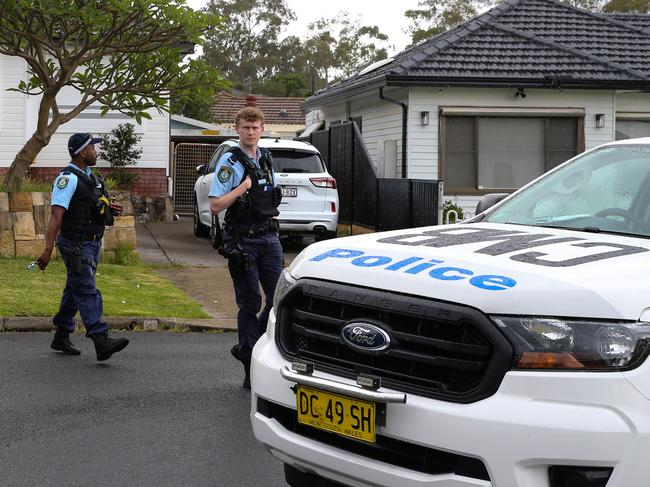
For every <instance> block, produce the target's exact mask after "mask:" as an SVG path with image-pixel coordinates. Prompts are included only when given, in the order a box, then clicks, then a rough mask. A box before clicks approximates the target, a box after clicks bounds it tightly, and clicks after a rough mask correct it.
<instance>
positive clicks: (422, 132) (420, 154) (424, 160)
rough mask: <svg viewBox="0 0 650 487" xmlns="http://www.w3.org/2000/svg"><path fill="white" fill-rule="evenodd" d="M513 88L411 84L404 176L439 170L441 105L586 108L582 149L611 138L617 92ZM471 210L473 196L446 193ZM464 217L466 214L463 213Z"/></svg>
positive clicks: (432, 173) (429, 174) (433, 176)
mask: <svg viewBox="0 0 650 487" xmlns="http://www.w3.org/2000/svg"><path fill="white" fill-rule="evenodd" d="M514 91H515V90H514V89H496V88H413V89H411V91H410V96H409V126H408V132H409V137H408V177H409V178H422V179H437V178H438V174H439V172H438V171H439V164H438V155H439V153H438V150H439V127H440V125H439V110H440V108H444V107H473V108H488V107H489V108H494V107H502V108H579V109H584V111H585V124H584V125H585V128H584V130H585V148H586V149H591V148H593V147H596V146H598V145H600V144H604V143H606V142H611V141H612V140H614V131H615V126H614V121H615V117H614V112H615V105H616V100H615V94H614V92H613V91H610V90H607V91H605V90H598V91H596V90H564V91H558V90H541V89H540V90H534V89H526V95H527V96H526V98H523V99H522V98H515V97H514V96H513V94H514ZM422 111H428V112H429V115H430V117H429V118H430V121H429V125H422V124H421V122H420V112H422ZM597 113H603V114H605V127H602V128H597V127H596V122H595V116H596V114H597ZM445 200H450V201H452V202H454V203H456V204H457V205H458V206H460V207H461V208H462V209H463V211H464V212H465V213H467V214H469V215H473V214H474V211H475V209H476V203H478V200H479V197H477V196H464V195H455V194H445ZM465 216H468V215H465Z"/></svg>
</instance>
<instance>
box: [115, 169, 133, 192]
mask: <svg viewBox="0 0 650 487" xmlns="http://www.w3.org/2000/svg"><path fill="white" fill-rule="evenodd" d="M110 178H111V179H112V180H113V181H114V182H115V185H116V186H117V187H118V188H122V189H128V190H129V191H130V190H132V189H133V186H134V185H135V183H136V182H137V181H138V174H137V173H135V172H133V171H127V170H124V169H118V170H116V171H113V172H112V173H111V176H110Z"/></svg>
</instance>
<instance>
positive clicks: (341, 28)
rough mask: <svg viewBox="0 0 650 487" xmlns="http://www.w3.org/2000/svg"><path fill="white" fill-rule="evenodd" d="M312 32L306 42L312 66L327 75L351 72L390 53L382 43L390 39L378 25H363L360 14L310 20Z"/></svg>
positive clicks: (323, 76)
mask: <svg viewBox="0 0 650 487" xmlns="http://www.w3.org/2000/svg"><path fill="white" fill-rule="evenodd" d="M309 30H310V31H311V32H312V34H311V35H310V36H309V37H308V38H307V40H306V41H305V43H304V46H305V51H306V52H309V56H310V63H311V67H312V68H313V69H314V70H315V71H316V73H317V74H318V75H319V76H320V77H321V78H323V79H325V80H329V79H330V76H331V75H332V74H334V75H335V76H343V77H347V76H351V75H352V74H354V73H356V72H358V71H359V69H360V68H363V67H365V66H367V65H368V64H371V63H373V62H375V61H379V60H380V59H385V58H386V57H387V56H388V54H387V50H386V47H383V46H381V45H380V44H381V43H383V42H386V41H388V36H387V35H386V34H383V33H382V32H381V31H380V30H379V28H378V27H377V26H376V25H373V26H369V25H361V23H360V21H359V19H358V18H356V19H352V18H350V14H349V13H347V12H340V13H339V14H338V15H337V16H336V17H334V18H331V19H326V18H322V19H319V20H317V21H316V22H313V23H311V24H309Z"/></svg>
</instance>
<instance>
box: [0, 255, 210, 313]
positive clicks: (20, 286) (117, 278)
mask: <svg viewBox="0 0 650 487" xmlns="http://www.w3.org/2000/svg"><path fill="white" fill-rule="evenodd" d="M29 262H31V259H23V258H15V259H7V258H0V283H1V284H0V316H4V317H11V316H53V315H54V314H55V313H56V312H57V310H58V308H59V301H60V299H61V294H62V292H63V288H64V286H65V272H66V271H65V266H64V265H63V261H61V260H60V259H53V260H52V261H51V262H50V264H49V266H48V267H47V269H46V270H45V272H44V273H43V272H41V271H39V270H38V269H34V270H31V271H28V270H27V264H28V263H29ZM97 287H98V288H99V290H100V291H101V293H102V296H103V298H104V316H109V317H110V316H133V317H136V316H141V317H154V318H209V316H208V315H207V314H206V313H205V312H204V311H203V310H202V309H201V306H200V305H199V304H198V303H196V302H195V301H193V300H192V299H190V297H189V296H187V294H185V292H184V291H182V290H180V289H178V288H177V287H176V286H175V285H174V284H173V283H172V282H171V281H169V280H168V279H165V278H164V277H162V276H160V275H158V274H156V272H155V269H154V268H153V267H151V266H147V265H143V264H138V263H136V264H133V265H130V266H122V265H115V264H100V266H99V270H98V272H97Z"/></svg>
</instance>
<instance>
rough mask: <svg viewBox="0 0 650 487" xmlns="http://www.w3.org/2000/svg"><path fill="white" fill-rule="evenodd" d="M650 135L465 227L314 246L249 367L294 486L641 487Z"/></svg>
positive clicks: (288, 276) (649, 379)
mask: <svg viewBox="0 0 650 487" xmlns="http://www.w3.org/2000/svg"><path fill="white" fill-rule="evenodd" d="M649 356H650V138H646V139H637V140H626V141H619V142H615V143H611V144H607V145H604V146H601V147H598V148H596V149H594V150H591V151H589V152H586V153H585V154H582V155H580V156H578V157H576V158H574V159H572V160H570V161H568V162H566V163H565V164H563V165H560V166H558V167H557V168H555V169H553V170H552V171H550V172H549V173H547V174H545V175H543V176H541V177H540V178H538V179H537V180H535V181H533V182H531V183H530V184H529V185H527V186H526V187H524V188H522V189H521V190H519V191H517V192H515V193H513V194H512V195H511V196H509V197H507V198H506V199H504V200H502V201H501V202H500V203H498V204H496V205H495V206H492V207H491V208H489V209H487V210H486V211H484V212H483V213H480V214H479V215H478V216H477V217H475V218H474V219H472V220H470V221H469V222H467V223H464V224H456V225H440V226H433V227H425V228H411V229H405V230H396V231H391V232H385V233H374V234H366V235H360V236H355V237H348V238H340V239H336V240H334V241H325V242H319V243H315V244H313V245H310V246H309V247H307V248H306V249H304V250H303V251H302V252H301V253H300V255H298V256H297V257H296V258H295V259H294V260H293V262H292V264H291V266H290V267H289V268H288V269H285V270H284V272H283V273H282V275H281V277H280V279H279V281H278V284H277V288H276V293H275V296H274V299H273V310H272V312H271V314H270V316H269V321H268V326H267V329H266V333H265V334H264V335H263V336H262V337H261V338H260V340H259V341H258V342H257V344H256V345H255V348H254V350H253V361H252V367H251V374H252V411H251V416H252V424H253V431H254V434H255V437H256V438H257V439H258V440H259V441H261V442H262V443H263V444H264V445H265V446H266V447H267V448H268V450H269V451H270V452H271V453H272V454H273V455H274V456H275V457H277V458H278V459H280V460H281V461H283V462H284V463H285V464H286V469H285V472H286V478H287V481H288V482H289V484H290V485H292V486H293V487H305V486H309V487H311V486H319V487H324V486H338V487H340V486H341V485H346V486H354V487H378V486H393V487H416V486H417V487H425V486H426V487H452V486H453V487H641V486H647V485H650V462H649V461H648V452H649V451H650V359H649V358H648V357H649Z"/></svg>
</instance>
